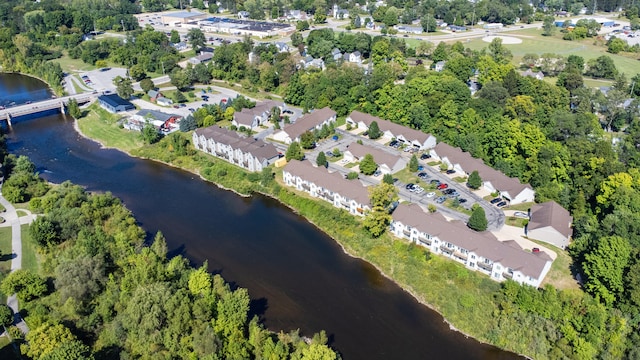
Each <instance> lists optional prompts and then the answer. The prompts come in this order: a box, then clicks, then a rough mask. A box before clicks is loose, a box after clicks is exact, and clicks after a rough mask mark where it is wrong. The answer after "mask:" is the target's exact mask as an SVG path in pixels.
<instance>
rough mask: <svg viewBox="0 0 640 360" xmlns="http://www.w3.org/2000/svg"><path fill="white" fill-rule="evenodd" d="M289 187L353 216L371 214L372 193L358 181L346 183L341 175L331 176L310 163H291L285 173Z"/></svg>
mask: <svg viewBox="0 0 640 360" xmlns="http://www.w3.org/2000/svg"><path fill="white" fill-rule="evenodd" d="M282 178H283V180H284V183H285V184H286V185H287V186H290V187H293V188H295V189H296V190H298V191H303V192H306V193H307V194H309V195H311V196H313V197H317V198H319V199H322V200H324V201H327V202H329V203H331V204H332V205H333V206H335V207H337V208H339V209H345V210H347V211H348V212H349V213H350V214H352V215H359V216H364V215H365V214H366V213H367V211H369V210H371V204H370V202H369V192H368V191H367V188H366V187H364V186H363V185H362V183H361V182H360V181H359V180H347V179H345V178H344V177H343V176H342V175H341V174H340V173H339V172H334V173H331V172H328V171H327V170H326V169H325V168H319V167H315V166H313V164H311V163H310V162H309V161H298V160H291V161H290V162H289V163H288V164H287V165H285V166H284V168H283V170H282Z"/></svg>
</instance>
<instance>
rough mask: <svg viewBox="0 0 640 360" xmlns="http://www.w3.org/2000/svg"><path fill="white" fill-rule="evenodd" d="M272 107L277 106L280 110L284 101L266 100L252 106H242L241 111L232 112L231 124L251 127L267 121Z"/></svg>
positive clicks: (238, 126)
mask: <svg viewBox="0 0 640 360" xmlns="http://www.w3.org/2000/svg"><path fill="white" fill-rule="evenodd" d="M274 107H277V108H279V109H280V110H281V111H282V109H283V107H284V103H281V102H278V101H273V100H268V101H263V102H261V103H259V104H257V105H256V106H254V107H252V108H244V109H242V111H240V112H236V113H234V114H233V120H232V121H231V124H233V125H234V126H236V127H237V128H240V127H245V128H249V129H253V128H255V127H258V126H260V125H262V124H264V123H266V122H267V121H269V116H270V114H271V109H273V108H274Z"/></svg>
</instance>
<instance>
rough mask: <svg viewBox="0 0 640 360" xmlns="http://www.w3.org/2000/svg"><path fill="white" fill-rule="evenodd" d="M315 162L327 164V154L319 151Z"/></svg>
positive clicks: (320, 164) (321, 164)
mask: <svg viewBox="0 0 640 360" xmlns="http://www.w3.org/2000/svg"><path fill="white" fill-rule="evenodd" d="M316 164H318V166H325V167H326V166H327V165H328V164H327V156H326V155H325V154H324V152H322V151H320V154H318V158H317V159H316Z"/></svg>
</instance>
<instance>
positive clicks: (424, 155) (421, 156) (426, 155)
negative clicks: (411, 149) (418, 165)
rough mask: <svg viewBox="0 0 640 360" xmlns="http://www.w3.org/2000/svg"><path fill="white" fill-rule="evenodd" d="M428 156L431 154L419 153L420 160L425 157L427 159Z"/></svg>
mask: <svg viewBox="0 0 640 360" xmlns="http://www.w3.org/2000/svg"><path fill="white" fill-rule="evenodd" d="M430 157H431V155H429V154H422V155H420V160H426V159H429V158H430Z"/></svg>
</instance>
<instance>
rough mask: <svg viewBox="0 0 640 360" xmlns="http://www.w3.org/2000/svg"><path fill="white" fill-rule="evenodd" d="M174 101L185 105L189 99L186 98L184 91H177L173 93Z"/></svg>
mask: <svg viewBox="0 0 640 360" xmlns="http://www.w3.org/2000/svg"><path fill="white" fill-rule="evenodd" d="M173 101H175V102H177V103H183V102H186V101H187V98H186V97H185V96H184V94H183V93H182V91H176V92H175V93H173Z"/></svg>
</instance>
